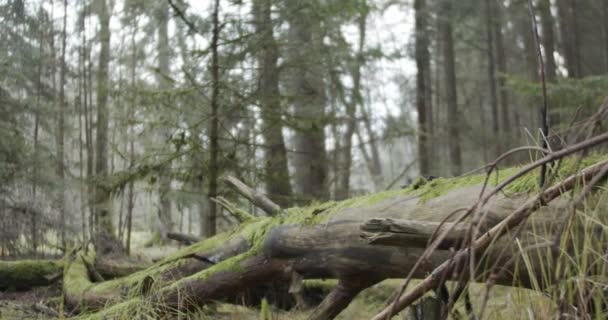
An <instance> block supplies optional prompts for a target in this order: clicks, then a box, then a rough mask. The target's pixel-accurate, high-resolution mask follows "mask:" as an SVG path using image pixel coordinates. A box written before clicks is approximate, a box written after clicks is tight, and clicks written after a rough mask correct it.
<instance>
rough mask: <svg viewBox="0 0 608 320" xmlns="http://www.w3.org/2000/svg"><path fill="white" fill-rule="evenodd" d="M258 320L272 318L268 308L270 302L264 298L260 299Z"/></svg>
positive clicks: (269, 319) (270, 319)
mask: <svg viewBox="0 0 608 320" xmlns="http://www.w3.org/2000/svg"><path fill="white" fill-rule="evenodd" d="M260 320H272V311H271V310H270V304H268V300H266V299H265V298H264V299H262V304H261V306H260Z"/></svg>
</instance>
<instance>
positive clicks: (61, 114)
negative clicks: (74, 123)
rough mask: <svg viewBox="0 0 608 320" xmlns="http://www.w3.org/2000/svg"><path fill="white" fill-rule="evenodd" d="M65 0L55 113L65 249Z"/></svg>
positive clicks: (61, 234) (58, 205)
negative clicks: (56, 109) (57, 97)
mask: <svg viewBox="0 0 608 320" xmlns="http://www.w3.org/2000/svg"><path fill="white" fill-rule="evenodd" d="M67 10H68V4H67V0H64V1H63V30H62V32H61V58H60V63H61V66H60V71H59V104H58V106H59V110H58V112H57V136H56V139H57V140H56V141H57V176H58V177H59V188H58V189H59V190H58V194H57V209H58V210H59V224H60V226H59V228H60V230H59V240H60V241H61V246H62V247H63V248H66V245H67V244H66V238H65V232H66V217H65V210H66V208H65V152H64V140H65V119H64V118H65V109H66V104H67V101H66V98H65V76H66V63H65V51H66V37H67V34H66V27H67Z"/></svg>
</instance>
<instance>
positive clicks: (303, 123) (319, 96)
mask: <svg viewBox="0 0 608 320" xmlns="http://www.w3.org/2000/svg"><path fill="white" fill-rule="evenodd" d="M286 5H287V17H286V19H287V21H288V22H289V31H288V35H287V37H288V48H287V51H288V57H289V59H290V60H289V61H290V63H289V65H290V68H291V70H290V75H289V79H290V91H291V96H292V99H293V110H294V117H295V119H296V127H295V128H294V131H295V133H294V149H295V154H294V167H295V184H296V187H297V192H298V193H299V194H300V195H301V196H302V198H303V200H305V201H310V200H313V199H327V198H328V197H329V192H328V185H327V170H328V165H327V154H326V150H325V132H324V130H325V122H326V120H325V104H326V101H325V100H326V98H325V91H324V90H325V80H324V77H323V64H322V63H321V59H322V52H321V49H322V45H323V44H322V41H321V40H322V39H321V38H322V37H321V33H320V28H321V26H320V22H319V21H318V19H316V17H315V8H313V6H314V5H315V3H314V2H306V3H303V2H301V1H296V0H289V1H287V2H286Z"/></svg>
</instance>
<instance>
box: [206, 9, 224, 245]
mask: <svg viewBox="0 0 608 320" xmlns="http://www.w3.org/2000/svg"><path fill="white" fill-rule="evenodd" d="M219 10H220V1H219V0H215V1H214V7H213V31H212V32H213V34H212V38H211V79H212V80H211V81H212V89H211V117H210V119H209V157H210V159H209V190H208V194H207V197H208V199H209V200H210V199H213V198H215V197H217V182H218V177H219V170H220V168H219V153H220V150H219V147H220V146H219V136H218V130H219V121H220V119H219V111H218V110H219V98H220V96H219V94H220V66H219V52H218V50H219V49H218V42H219V36H220V29H219V28H220V21H219ZM208 204H209V211H208V212H207V213H206V215H205V222H204V224H203V226H204V230H205V232H204V233H205V234H204V235H205V237H211V236H213V235H215V233H216V216H217V205H216V203H215V202H213V201H209V202H208Z"/></svg>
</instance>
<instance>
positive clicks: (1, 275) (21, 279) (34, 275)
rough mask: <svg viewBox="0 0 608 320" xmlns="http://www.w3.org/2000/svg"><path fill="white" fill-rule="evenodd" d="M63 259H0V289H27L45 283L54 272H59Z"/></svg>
mask: <svg viewBox="0 0 608 320" xmlns="http://www.w3.org/2000/svg"><path fill="white" fill-rule="evenodd" d="M62 269H63V261H53V260H20V261H0V289H6V288H10V287H12V288H13V289H28V288H30V287H32V286H42V285H47V284H49V282H50V279H51V278H52V276H54V275H55V274H59V275H60V274H61V272H62Z"/></svg>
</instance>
